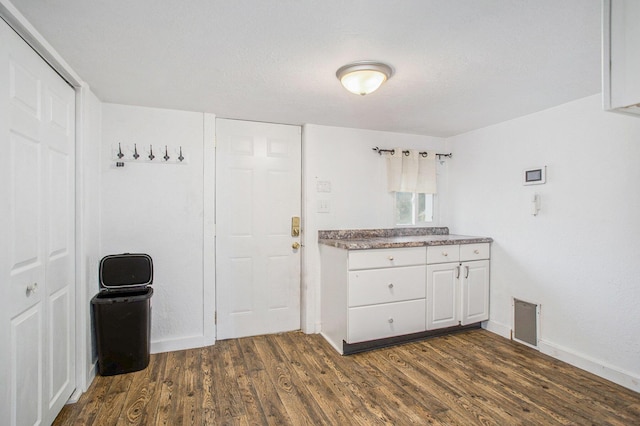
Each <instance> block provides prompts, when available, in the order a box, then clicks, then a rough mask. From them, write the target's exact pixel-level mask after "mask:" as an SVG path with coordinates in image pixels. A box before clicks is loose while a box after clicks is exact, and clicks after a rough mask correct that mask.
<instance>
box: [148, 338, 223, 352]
mask: <svg viewBox="0 0 640 426" xmlns="http://www.w3.org/2000/svg"><path fill="white" fill-rule="evenodd" d="M215 343H216V339H215V337H207V336H190V337H183V338H180V339H168V340H161V341H156V342H151V353H152V354H157V353H162V352H173V351H182V350H185V349H194V348H203V347H205V346H211V345H213V344H215Z"/></svg>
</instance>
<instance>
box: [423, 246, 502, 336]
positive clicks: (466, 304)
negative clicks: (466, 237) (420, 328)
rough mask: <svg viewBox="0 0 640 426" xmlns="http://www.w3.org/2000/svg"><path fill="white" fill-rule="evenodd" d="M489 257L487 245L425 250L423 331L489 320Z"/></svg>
mask: <svg viewBox="0 0 640 426" xmlns="http://www.w3.org/2000/svg"><path fill="white" fill-rule="evenodd" d="M489 257H490V251H489V244H488V243H481V244H463V245H447V246H430V247H427V294H426V302H427V322H426V325H427V330H436V329H439V328H446V327H455V326H458V325H468V324H474V323H477V322H480V321H485V320H488V319H489ZM452 260H453V261H452Z"/></svg>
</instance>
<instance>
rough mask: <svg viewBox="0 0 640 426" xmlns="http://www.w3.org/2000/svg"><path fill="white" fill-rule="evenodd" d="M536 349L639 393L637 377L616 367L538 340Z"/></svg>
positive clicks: (639, 378)
mask: <svg viewBox="0 0 640 426" xmlns="http://www.w3.org/2000/svg"><path fill="white" fill-rule="evenodd" d="M538 348H539V349H540V352H542V353H543V354H546V355H549V356H551V357H553V358H556V359H559V360H560V361H564V362H566V363H567V364H571V365H573V366H574V367H578V368H580V369H582V370H585V371H588V372H589V373H593V374H595V375H596V376H600V377H602V378H604V379H607V380H609V381H611V382H613V383H617V384H619V385H620V386H624V387H625V388H627V389H631V390H632V391H635V392H640V377H639V376H634V375H633V374H631V373H629V372H626V371H622V370H620V369H618V368H617V367H614V366H611V365H607V364H606V363H604V362H602V361H599V360H595V359H592V358H590V357H588V356H585V355H583V354H578V353H576V352H574V351H572V350H570V349H567V348H564V347H562V346H560V345H557V344H555V343H551V342H547V341H544V340H540V341H538Z"/></svg>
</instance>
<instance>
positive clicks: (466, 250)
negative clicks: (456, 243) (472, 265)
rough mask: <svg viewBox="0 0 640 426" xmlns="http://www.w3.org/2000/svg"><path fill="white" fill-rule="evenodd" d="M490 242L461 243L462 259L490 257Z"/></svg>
mask: <svg viewBox="0 0 640 426" xmlns="http://www.w3.org/2000/svg"><path fill="white" fill-rule="evenodd" d="M489 255H490V251H489V243H479V244H461V245H460V261H462V262H465V261H467V260H482V259H489Z"/></svg>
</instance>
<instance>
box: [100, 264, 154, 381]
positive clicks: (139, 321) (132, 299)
mask: <svg viewBox="0 0 640 426" xmlns="http://www.w3.org/2000/svg"><path fill="white" fill-rule="evenodd" d="M152 282H153V262H152V260H151V257H150V256H149V255H147V254H132V253H125V254H117V255H110V256H105V257H104V258H103V259H102V260H101V261H100V292H99V293H98V294H96V295H95V296H94V297H93V298H92V299H91V307H92V311H93V321H94V327H95V337H96V346H97V350H98V372H99V373H100V375H102V376H112V375H114V374H123V373H130V372H133V371H139V370H143V369H145V368H146V367H147V365H149V346H150V335H151V296H152V295H153V288H151V287H150V285H151V284H152Z"/></svg>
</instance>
